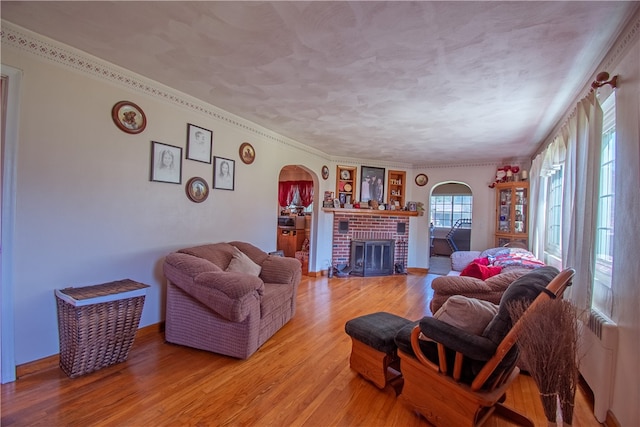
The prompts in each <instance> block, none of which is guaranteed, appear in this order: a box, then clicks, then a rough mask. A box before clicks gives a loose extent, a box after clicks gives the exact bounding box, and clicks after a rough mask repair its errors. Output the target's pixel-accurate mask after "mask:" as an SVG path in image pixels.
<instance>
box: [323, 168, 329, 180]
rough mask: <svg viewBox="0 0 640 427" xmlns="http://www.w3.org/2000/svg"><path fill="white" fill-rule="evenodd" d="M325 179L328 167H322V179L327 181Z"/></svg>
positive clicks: (327, 174)
mask: <svg viewBox="0 0 640 427" xmlns="http://www.w3.org/2000/svg"><path fill="white" fill-rule="evenodd" d="M327 178H329V167H328V166H322V179H327Z"/></svg>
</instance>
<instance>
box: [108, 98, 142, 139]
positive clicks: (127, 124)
mask: <svg viewBox="0 0 640 427" xmlns="http://www.w3.org/2000/svg"><path fill="white" fill-rule="evenodd" d="M111 118H112V119H113V122H114V123H115V124H116V126H118V128H120V130H121V131H123V132H126V133H140V132H142V131H143V130H144V128H145V127H146V126H147V117H146V116H145V115H144V111H142V108H140V107H138V106H137V105H136V104H134V103H133V102H129V101H120V102H117V103H116V105H114V106H113V108H112V109H111Z"/></svg>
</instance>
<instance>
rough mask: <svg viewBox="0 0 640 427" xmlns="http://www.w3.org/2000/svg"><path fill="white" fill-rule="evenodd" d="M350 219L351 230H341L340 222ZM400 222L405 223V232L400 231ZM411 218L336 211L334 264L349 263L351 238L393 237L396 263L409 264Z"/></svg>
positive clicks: (334, 220) (334, 218)
mask: <svg viewBox="0 0 640 427" xmlns="http://www.w3.org/2000/svg"><path fill="white" fill-rule="evenodd" d="M344 221H348V223H349V230H348V231H347V232H346V233H344V232H340V223H341V222H344ZM398 223H403V224H404V230H405V231H404V233H398ZM408 237H409V218H408V217H406V216H392V215H384V216H382V215H380V216H379V215H359V214H354V213H340V212H334V215H333V249H332V258H333V265H336V264H348V263H349V256H350V251H351V240H356V239H357V240H366V239H393V240H395V242H396V246H395V252H394V263H400V262H401V263H402V265H404V266H405V267H406V266H407V241H408Z"/></svg>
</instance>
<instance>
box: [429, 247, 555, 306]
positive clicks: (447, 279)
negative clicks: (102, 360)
mask: <svg viewBox="0 0 640 427" xmlns="http://www.w3.org/2000/svg"><path fill="white" fill-rule="evenodd" d="M480 260H484V261H485V262H484V263H482V262H479V261H480ZM472 264H473V265H472ZM476 264H478V265H476ZM542 266H544V264H543V263H542V262H541V261H539V260H537V259H536V258H535V256H534V255H533V254H532V253H531V252H529V251H528V250H526V249H522V248H505V247H497V248H491V249H487V250H484V251H456V252H454V253H452V254H451V271H450V272H449V274H448V275H446V276H440V277H437V278H435V279H433V281H432V282H431V288H432V289H433V291H434V292H433V299H432V300H431V302H430V303H429V308H430V309H431V312H432V313H435V312H436V311H438V309H439V308H440V307H442V305H443V304H444V303H445V302H446V301H447V299H449V297H451V296H452V295H462V296H465V297H469V298H477V299H481V300H484V301H489V302H492V303H494V304H499V303H500V299H501V298H502V294H503V293H504V291H505V290H506V289H507V287H508V286H509V285H510V284H511V283H512V282H513V281H514V280H516V279H517V278H519V277H520V276H522V275H524V274H526V273H528V272H530V271H531V270H532V269H535V268H538V267H542ZM470 267H477V268H476V269H472V268H470ZM490 269H493V270H492V271H493V273H491V272H490V273H489V274H493V275H491V276H490V277H488V276H485V275H482V276H479V275H477V274H476V275H468V274H472V272H478V271H480V270H482V271H485V270H490ZM498 270H499V273H497V274H496V271H498ZM467 272H468V273H467Z"/></svg>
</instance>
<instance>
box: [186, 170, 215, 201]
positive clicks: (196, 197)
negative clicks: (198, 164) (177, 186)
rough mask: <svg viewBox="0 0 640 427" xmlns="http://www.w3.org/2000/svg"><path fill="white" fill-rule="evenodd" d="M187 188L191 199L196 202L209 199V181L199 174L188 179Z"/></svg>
mask: <svg viewBox="0 0 640 427" xmlns="http://www.w3.org/2000/svg"><path fill="white" fill-rule="evenodd" d="M185 190H186V192H187V197H188V198H189V200H191V201H192V202H195V203H202V202H204V201H205V200H207V197H209V186H208V185H207V181H205V180H204V179H203V178H200V177H199V176H195V177H193V178H191V179H190V180H189V181H187V185H186V187H185Z"/></svg>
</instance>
